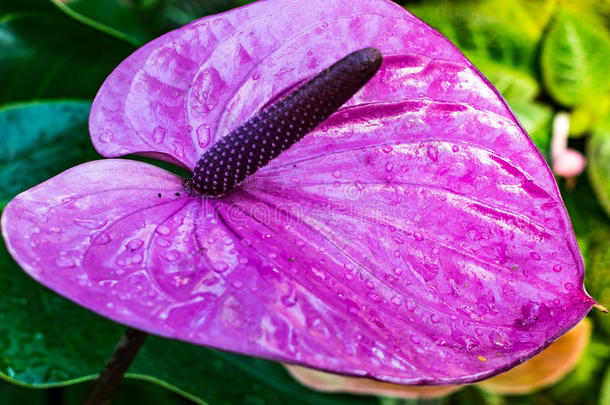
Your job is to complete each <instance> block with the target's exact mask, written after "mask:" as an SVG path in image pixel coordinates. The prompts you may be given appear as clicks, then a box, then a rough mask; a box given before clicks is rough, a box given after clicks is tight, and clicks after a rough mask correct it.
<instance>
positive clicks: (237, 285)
mask: <svg viewBox="0 0 610 405" xmlns="http://www.w3.org/2000/svg"><path fill="white" fill-rule="evenodd" d="M231 285H232V286H233V288H236V289H238V290H239V289H240V288H242V287H243V286H244V283H242V282H241V281H239V280H236V281H233V283H231Z"/></svg>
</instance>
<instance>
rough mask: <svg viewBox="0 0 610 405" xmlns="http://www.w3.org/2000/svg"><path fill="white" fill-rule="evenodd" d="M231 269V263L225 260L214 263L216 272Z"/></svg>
mask: <svg viewBox="0 0 610 405" xmlns="http://www.w3.org/2000/svg"><path fill="white" fill-rule="evenodd" d="M228 269H229V265H228V264H226V263H225V262H217V263H215V264H214V271H215V272H216V273H224V272H225V271H227V270H228Z"/></svg>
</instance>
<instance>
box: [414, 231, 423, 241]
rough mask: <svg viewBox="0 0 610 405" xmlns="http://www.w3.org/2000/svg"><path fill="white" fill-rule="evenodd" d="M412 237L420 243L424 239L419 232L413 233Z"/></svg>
mask: <svg viewBox="0 0 610 405" xmlns="http://www.w3.org/2000/svg"><path fill="white" fill-rule="evenodd" d="M413 237H414V238H415V240H416V241H418V242H421V241H422V240H424V237H423V235H422V234H421V233H419V232H415V233H414V234H413Z"/></svg>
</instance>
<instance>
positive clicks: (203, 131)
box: [197, 124, 212, 148]
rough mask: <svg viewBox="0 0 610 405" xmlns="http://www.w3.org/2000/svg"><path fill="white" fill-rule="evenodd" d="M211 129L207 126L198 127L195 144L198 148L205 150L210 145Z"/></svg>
mask: <svg viewBox="0 0 610 405" xmlns="http://www.w3.org/2000/svg"><path fill="white" fill-rule="evenodd" d="M211 135H212V129H211V128H210V126H209V125H205V124H202V125H199V127H198V128H197V142H198V143H199V146H200V147H202V148H205V147H206V146H208V145H209V144H210V140H211V139H212V136H211Z"/></svg>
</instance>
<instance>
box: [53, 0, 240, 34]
mask: <svg viewBox="0 0 610 405" xmlns="http://www.w3.org/2000/svg"><path fill="white" fill-rule="evenodd" d="M50 1H52V2H53V3H54V4H55V5H56V6H57V7H58V8H59V9H60V10H62V11H63V12H64V13H66V14H67V15H68V16H70V17H72V18H74V19H76V20H78V21H80V22H82V23H84V24H87V25H89V26H91V27H93V28H95V29H97V30H100V31H103V32H105V33H107V34H109V35H112V36H115V37H117V38H120V39H123V40H125V41H128V42H130V43H132V44H134V45H142V44H143V43H145V42H147V41H149V40H151V39H153V38H155V37H157V36H159V35H161V34H164V33H166V32H167V31H169V30H171V29H174V28H177V27H180V26H182V25H184V24H187V23H189V22H191V21H193V20H195V19H197V18H201V17H204V16H207V15H210V14H216V13H221V12H223V11H227V10H230V9H232V8H235V7H238V6H242V5H244V4H247V3H250V2H251V1H252V0H250V1H249V0H148V1H119V0H105V1H100V0H50Z"/></svg>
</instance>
